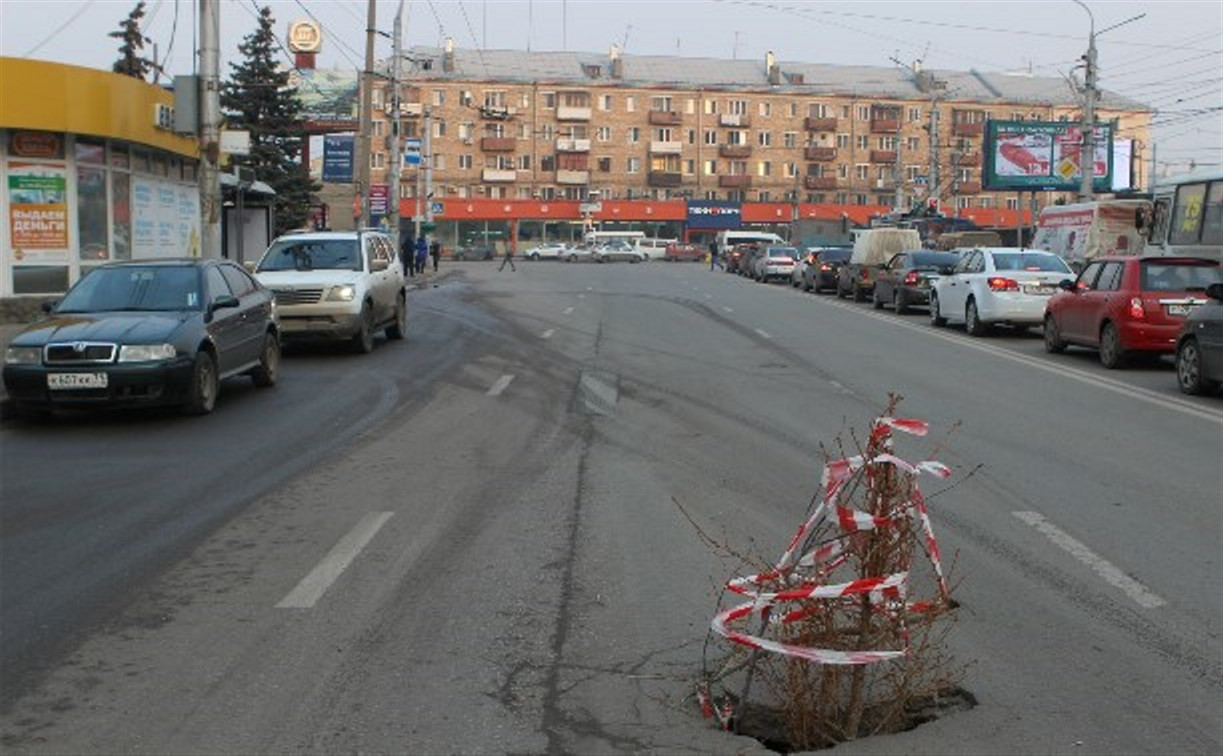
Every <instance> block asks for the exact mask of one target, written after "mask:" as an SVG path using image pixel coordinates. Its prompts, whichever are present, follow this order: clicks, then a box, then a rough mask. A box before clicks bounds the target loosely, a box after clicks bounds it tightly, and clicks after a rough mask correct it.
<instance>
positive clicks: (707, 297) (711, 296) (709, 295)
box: [705, 294, 713, 299]
mask: <svg viewBox="0 0 1223 756" xmlns="http://www.w3.org/2000/svg"><path fill="white" fill-rule="evenodd" d="M705 298H706V299H713V295H712V294H706V295H705Z"/></svg>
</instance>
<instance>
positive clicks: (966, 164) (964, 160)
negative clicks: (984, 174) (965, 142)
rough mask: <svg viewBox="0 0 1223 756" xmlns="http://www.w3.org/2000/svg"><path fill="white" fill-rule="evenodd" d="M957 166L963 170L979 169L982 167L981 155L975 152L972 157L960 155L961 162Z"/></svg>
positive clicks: (957, 161) (957, 162) (956, 162)
mask: <svg viewBox="0 0 1223 756" xmlns="http://www.w3.org/2000/svg"><path fill="white" fill-rule="evenodd" d="M955 164H956V165H957V166H959V167H961V168H979V167H980V166H981V153H979V152H974V153H972V154H971V155H960V158H959V160H956V161H955Z"/></svg>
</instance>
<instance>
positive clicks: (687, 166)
mask: <svg viewBox="0 0 1223 756" xmlns="http://www.w3.org/2000/svg"><path fill="white" fill-rule="evenodd" d="M695 173H696V161H695V160H685V161H684V175H685V176H691V175H693V174H695Z"/></svg>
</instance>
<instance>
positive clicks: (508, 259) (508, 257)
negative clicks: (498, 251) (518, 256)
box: [497, 244, 518, 272]
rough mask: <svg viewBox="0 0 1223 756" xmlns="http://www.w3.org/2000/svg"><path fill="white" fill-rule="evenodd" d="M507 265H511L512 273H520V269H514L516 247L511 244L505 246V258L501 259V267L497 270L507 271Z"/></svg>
mask: <svg viewBox="0 0 1223 756" xmlns="http://www.w3.org/2000/svg"><path fill="white" fill-rule="evenodd" d="M506 263H509V264H510V270H511V271H514V272H517V271H518V269H517V268H515V267H514V247H513V246H512V245H509V244H507V245H505V257H503V258H501V267H500V268H497V270H498V271H502V270H505V264H506Z"/></svg>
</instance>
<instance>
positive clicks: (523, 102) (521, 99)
mask: <svg viewBox="0 0 1223 756" xmlns="http://www.w3.org/2000/svg"><path fill="white" fill-rule="evenodd" d="M518 107H519V108H521V109H522V110H526V109H527V108H529V107H531V95H529V94H527V93H526V92H519V93H518Z"/></svg>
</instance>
